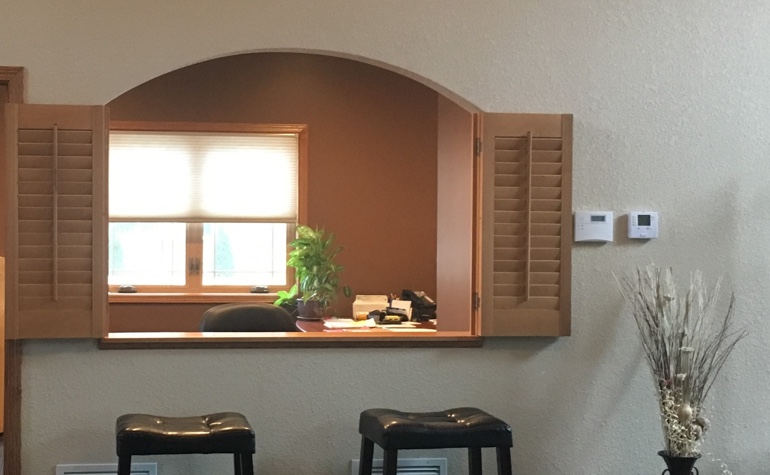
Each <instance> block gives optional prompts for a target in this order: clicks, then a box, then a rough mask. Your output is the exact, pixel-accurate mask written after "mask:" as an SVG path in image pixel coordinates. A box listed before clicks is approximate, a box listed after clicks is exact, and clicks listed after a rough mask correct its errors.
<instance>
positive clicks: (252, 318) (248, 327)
mask: <svg viewBox="0 0 770 475" xmlns="http://www.w3.org/2000/svg"><path fill="white" fill-rule="evenodd" d="M200 330H201V331H202V332H296V331H299V330H298V329H297V326H296V325H295V323H294V319H293V318H292V316H291V315H290V314H289V312H287V311H286V310H284V309H283V308H281V307H277V306H275V305H273V304H269V303H227V304H223V305H217V306H215V307H211V308H210V309H208V310H206V311H205V312H204V313H203V318H202V319H201V324H200Z"/></svg>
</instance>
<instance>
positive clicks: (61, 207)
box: [5, 104, 107, 339]
mask: <svg viewBox="0 0 770 475" xmlns="http://www.w3.org/2000/svg"><path fill="white" fill-rule="evenodd" d="M5 118H6V151H7V153H6V157H7V162H8V163H7V172H8V173H7V174H6V179H7V181H8V183H7V186H8V191H9V193H8V241H7V252H6V254H7V256H6V267H7V272H6V279H7V280H6V304H7V308H6V313H7V327H6V332H7V337H8V338H11V339H20V338H93V337H101V336H103V333H104V329H105V326H104V322H105V319H106V316H107V285H106V276H107V269H106V258H105V257H106V254H105V251H106V238H107V236H106V222H107V221H106V204H105V197H106V193H105V191H106V181H105V177H106V174H105V170H106V120H105V110H104V108H103V107H97V106H95V107H91V106H48V105H45V106H43V105H28V104H11V105H7V106H6V117H5Z"/></svg>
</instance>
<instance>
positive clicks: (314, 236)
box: [279, 225, 342, 320]
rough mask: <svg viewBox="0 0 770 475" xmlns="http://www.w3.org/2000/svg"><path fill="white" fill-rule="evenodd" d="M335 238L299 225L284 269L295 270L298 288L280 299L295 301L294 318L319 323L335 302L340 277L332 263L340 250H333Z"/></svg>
mask: <svg viewBox="0 0 770 475" xmlns="http://www.w3.org/2000/svg"><path fill="white" fill-rule="evenodd" d="M333 243H334V234H332V233H330V234H328V235H327V234H326V232H325V231H324V230H323V229H319V228H315V229H314V228H311V227H309V226H305V225H300V226H298V227H297V239H295V240H294V241H292V242H291V247H292V248H293V249H292V250H291V251H290V252H289V259H288V261H287V262H286V265H288V266H291V267H294V268H295V269H296V271H297V272H296V277H297V284H296V286H295V287H292V289H291V290H290V291H289V292H287V293H286V295H284V296H281V295H279V300H281V298H283V299H284V301H290V300H291V299H293V298H295V297H297V295H298V294H299V295H298V298H296V303H297V311H298V313H299V315H298V316H297V318H300V319H305V320H319V319H321V318H323V316H324V315H325V314H326V311H327V309H328V308H329V305H330V303H331V302H332V301H333V300H334V299H335V298H337V290H338V287H339V282H340V277H339V273H340V271H342V266H340V265H338V264H335V262H334V259H335V257H336V256H337V254H339V253H340V251H342V247H339V246H337V247H335V246H334V244H333Z"/></svg>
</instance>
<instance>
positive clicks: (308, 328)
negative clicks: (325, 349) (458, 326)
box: [297, 320, 436, 333]
mask: <svg viewBox="0 0 770 475" xmlns="http://www.w3.org/2000/svg"><path fill="white" fill-rule="evenodd" d="M387 326H388V327H392V328H393V330H389V329H388V328H383V327H374V328H366V327H363V328H348V329H333V330H331V329H328V328H324V321H323V320H297V328H299V329H300V330H301V331H303V332H305V333H312V332H326V333H337V332H346V333H371V332H387V333H401V332H406V333H408V332H409V330H410V329H414V330H416V332H419V333H427V332H426V331H425V330H436V324H435V323H434V322H431V321H427V322H412V325H411V326H407V325H387Z"/></svg>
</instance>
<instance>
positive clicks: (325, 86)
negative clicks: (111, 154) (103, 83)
mask: <svg viewBox="0 0 770 475" xmlns="http://www.w3.org/2000/svg"><path fill="white" fill-rule="evenodd" d="M109 107H110V115H111V118H112V119H113V120H157V121H198V122H254V123H302V124H308V131H309V165H308V166H309V185H308V210H307V216H308V224H310V225H311V226H316V225H318V226H322V227H325V228H326V229H327V230H328V231H331V232H334V233H335V235H336V237H337V238H336V240H337V243H338V244H339V245H342V246H344V248H345V249H344V251H343V252H342V254H340V258H339V260H340V263H341V264H342V265H344V266H345V270H344V272H343V274H342V276H343V283H344V284H348V285H350V286H351V287H352V289H353V292H354V294H355V293H359V294H371V293H379V294H382V293H388V292H397V293H400V292H401V290H402V289H404V288H410V289H414V290H424V291H426V292H427V293H428V294H429V295H431V296H435V293H436V230H437V127H438V125H437V123H438V119H437V109H438V95H437V93H436V92H435V91H433V90H431V89H429V88H427V87H425V86H423V85H421V84H419V83H417V82H415V81H413V80H411V79H408V78H405V77H403V76H400V75H398V74H395V73H393V72H390V71H387V70H384V69H381V68H377V67H374V66H370V65H366V64H363V63H359V62H356V61H352V60H346V59H341V58H334V57H329V56H320V55H309V54H296V53H258V54H247V55H239V56H230V57H225V58H220V59H216V60H212V61H208V62H205V63H200V64H196V65H192V66H189V67H186V68H183V69H180V70H177V71H173V72H171V73H168V74H166V75H164V76H161V77H159V78H156V79H153V80H151V81H149V82H147V83H145V84H143V85H140V86H138V87H136V88H134V89H132V90H131V91H128V92H126V93H125V94H123V95H121V96H120V97H118V98H116V99H115V100H113V101H112V102H110V104H109ZM350 304H351V300H350V299H345V298H344V297H341V299H340V300H339V301H338V303H337V309H338V311H339V312H340V313H341V314H349V313H350ZM110 310H111V313H113V314H115V315H116V316H117V315H122V312H123V310H118V309H117V308H116V304H113V305H111V309H110ZM144 310H145V311H147V312H151V313H154V312H155V311H156V310H157V309H156V308H154V307H148V308H146V309H144ZM174 311H175V310H174ZM196 311H197V309H196ZM163 312H166V309H164V310H163ZM116 321H117V320H116ZM111 327H112V325H111ZM111 330H112V331H115V330H117V328H115V327H112V328H111Z"/></svg>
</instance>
